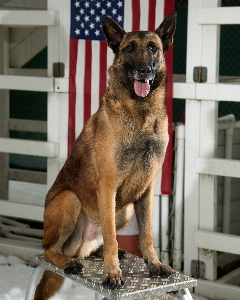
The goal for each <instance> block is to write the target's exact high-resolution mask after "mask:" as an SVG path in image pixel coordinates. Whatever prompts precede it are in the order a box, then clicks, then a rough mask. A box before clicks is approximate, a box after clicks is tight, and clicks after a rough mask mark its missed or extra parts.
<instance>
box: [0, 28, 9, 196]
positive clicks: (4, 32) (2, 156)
mask: <svg viewBox="0 0 240 300" xmlns="http://www.w3.org/2000/svg"><path fill="white" fill-rule="evenodd" d="M8 48H9V43H8V27H6V28H5V27H3V26H0V74H8V70H9V49H8ZM0 106H1V109H0V137H8V136H9V122H8V121H9V117H10V116H9V91H8V90H1V89H0ZM8 172H9V154H8V153H2V152H0V199H8Z"/></svg>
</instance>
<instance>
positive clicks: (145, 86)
mask: <svg viewBox="0 0 240 300" xmlns="http://www.w3.org/2000/svg"><path fill="white" fill-rule="evenodd" d="M152 82H153V80H147V79H142V80H134V91H135V93H136V94H137V95H138V96H140V97H146V96H147V95H148V93H149V92H150V87H151V84H152Z"/></svg>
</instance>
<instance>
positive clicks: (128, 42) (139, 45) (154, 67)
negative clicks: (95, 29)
mask: <svg viewBox="0 0 240 300" xmlns="http://www.w3.org/2000/svg"><path fill="white" fill-rule="evenodd" d="M175 28H176V13H172V14H171V15H169V16H168V17H167V18H166V19H165V20H164V21H163V22H162V23H161V25H160V26H159V27H158V28H157V29H156V30H155V32H149V31H133V32H129V33H126V32H125V31H124V30H123V29H122V28H121V27H120V26H119V25H118V24H117V23H115V22H114V21H113V20H112V19H111V18H108V17H106V18H105V19H104V20H103V22H102V30H103V33H104V35H105V37H106V40H107V43H108V46H109V47H110V48H111V49H112V50H113V52H114V54H115V66H116V69H117V70H119V71H120V72H121V73H122V75H123V76H119V80H121V81H122V84H123V85H124V86H128V88H129V86H131V87H132V88H130V90H131V89H132V92H133V93H135V95H137V96H138V97H146V96H147V95H148V94H149V92H151V91H152V90H154V89H155V88H156V87H157V86H158V85H159V84H160V81H161V71H162V70H164V72H165V60H164V54H165V53H166V51H167V50H168V48H169V46H170V45H171V44H172V43H173V36H174V32H175ZM129 81H130V83H131V84H130V83H129Z"/></svg>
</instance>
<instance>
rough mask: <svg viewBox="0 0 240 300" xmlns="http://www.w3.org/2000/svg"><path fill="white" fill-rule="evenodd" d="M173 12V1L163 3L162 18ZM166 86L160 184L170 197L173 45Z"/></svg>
mask: <svg viewBox="0 0 240 300" xmlns="http://www.w3.org/2000/svg"><path fill="white" fill-rule="evenodd" d="M174 10H175V0H165V1H164V18H166V17H167V16H168V15H170V14H171V13H172V12H174ZM165 60H166V65H167V73H168V84H167V92H166V106H167V115H168V134H169V143H168V147H167V151H166V156H165V160H164V163H163V166H162V182H161V194H163V195H170V194H171V192H172V149H173V146H172V145H173V144H172V97H173V92H172V89H173V85H172V81H173V76H172V74H173V45H172V46H171V47H170V48H169V49H168V52H167V53H166V55H165Z"/></svg>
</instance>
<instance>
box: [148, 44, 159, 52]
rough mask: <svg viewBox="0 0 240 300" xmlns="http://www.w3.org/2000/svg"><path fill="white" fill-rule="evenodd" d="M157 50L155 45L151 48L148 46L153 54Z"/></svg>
mask: <svg viewBox="0 0 240 300" xmlns="http://www.w3.org/2000/svg"><path fill="white" fill-rule="evenodd" d="M157 49H158V48H157V46H155V45H151V46H150V51H151V52H153V53H155V52H156V51H157Z"/></svg>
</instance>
